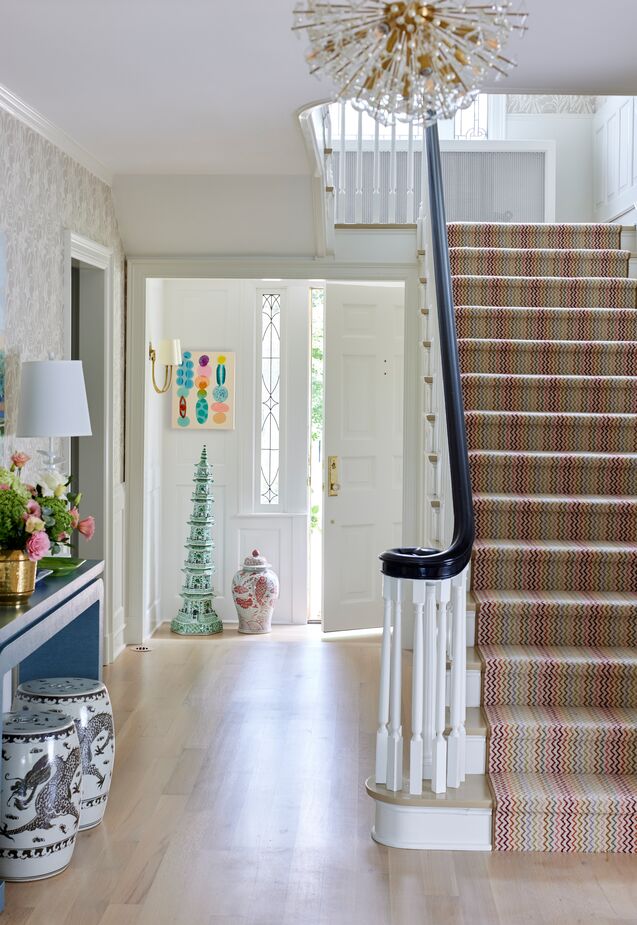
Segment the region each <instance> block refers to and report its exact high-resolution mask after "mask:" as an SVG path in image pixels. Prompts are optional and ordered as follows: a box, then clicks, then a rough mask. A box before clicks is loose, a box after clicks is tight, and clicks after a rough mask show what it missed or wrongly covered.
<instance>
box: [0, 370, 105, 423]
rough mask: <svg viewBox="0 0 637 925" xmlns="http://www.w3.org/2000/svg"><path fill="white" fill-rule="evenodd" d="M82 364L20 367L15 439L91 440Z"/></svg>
mask: <svg viewBox="0 0 637 925" xmlns="http://www.w3.org/2000/svg"><path fill="white" fill-rule="evenodd" d="M91 433H92V431H91V420H90V417H89V412H88V402H87V400H86V386H85V384H84V371H83V369H82V361H81V360H35V361H29V362H27V363H23V364H22V375H21V382H20V413H19V415H18V432H17V436H18V437H90V436H91Z"/></svg>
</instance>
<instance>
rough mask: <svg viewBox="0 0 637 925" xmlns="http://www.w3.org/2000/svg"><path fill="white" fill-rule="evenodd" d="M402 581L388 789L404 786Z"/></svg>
mask: <svg viewBox="0 0 637 925" xmlns="http://www.w3.org/2000/svg"><path fill="white" fill-rule="evenodd" d="M402 590H403V588H402V582H401V581H400V580H396V596H395V600H394V631H393V633H392V640H391V680H390V686H389V688H390V689H389V741H388V750H387V789H388V790H401V789H402V786H403V730H402V724H401V716H400V713H401V697H402V654H403V652H402Z"/></svg>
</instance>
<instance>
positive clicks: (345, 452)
mask: <svg viewBox="0 0 637 925" xmlns="http://www.w3.org/2000/svg"><path fill="white" fill-rule="evenodd" d="M325 304H326V309H325V465H326V470H325V493H324V523H323V542H324V573H323V574H324V579H323V585H324V588H323V628H324V630H325V631H326V632H332V631H335V630H352V629H366V628H369V627H376V626H380V625H381V624H382V596H381V579H380V563H379V561H378V556H379V554H380V553H381V552H383V550H385V549H387V548H388V547H390V546H396V545H400V543H401V541H402V502H403V496H402V476H403V395H404V375H403V365H404V304H405V302H404V287H403V286H402V285H396V284H393V285H389V284H382V283H380V284H361V283H357V284H353V285H352V284H347V283H328V284H327V287H326V303H325ZM332 456H336V457H337V465H338V475H337V482H338V484H339V485H340V488H339V489H338V494H337V495H336V496H335V497H331V496H330V494H329V484H330V472H329V470H328V460H329V458H330V457H332Z"/></svg>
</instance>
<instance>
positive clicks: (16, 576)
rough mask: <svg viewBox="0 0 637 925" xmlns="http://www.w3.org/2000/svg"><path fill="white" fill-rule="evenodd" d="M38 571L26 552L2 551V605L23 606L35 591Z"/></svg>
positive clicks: (0, 555)
mask: <svg viewBox="0 0 637 925" xmlns="http://www.w3.org/2000/svg"><path fill="white" fill-rule="evenodd" d="M36 570H37V564H36V563H35V562H31V560H30V559H29V557H28V556H27V554H26V553H25V552H21V551H20V550H19V549H2V550H0V604H16V605H17V604H23V603H24V602H25V601H26V600H27V598H29V597H30V595H31V594H33V592H34V590H35V573H36Z"/></svg>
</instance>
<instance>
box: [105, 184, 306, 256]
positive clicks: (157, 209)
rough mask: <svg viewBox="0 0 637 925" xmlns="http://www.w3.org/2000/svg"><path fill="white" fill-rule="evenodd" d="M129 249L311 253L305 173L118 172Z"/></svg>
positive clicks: (117, 197) (148, 252)
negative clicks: (289, 174)
mask: <svg viewBox="0 0 637 925" xmlns="http://www.w3.org/2000/svg"><path fill="white" fill-rule="evenodd" d="M113 194H114V201H115V209H116V212H117V219H118V223H119V227H120V231H121V235H122V240H123V242H124V247H125V249H126V253H127V254H128V255H129V256H144V257H159V256H167V255H170V256H171V257H182V256H199V255H208V256H210V255H222V256H255V255H259V256H270V255H272V256H287V257H297V256H304V257H308V256H313V255H314V253H315V240H314V224H313V223H314V215H313V207H312V187H311V178H310V177H309V176H307V177H306V176H118V177H116V178H115V181H114V184H113Z"/></svg>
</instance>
